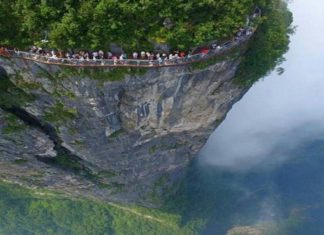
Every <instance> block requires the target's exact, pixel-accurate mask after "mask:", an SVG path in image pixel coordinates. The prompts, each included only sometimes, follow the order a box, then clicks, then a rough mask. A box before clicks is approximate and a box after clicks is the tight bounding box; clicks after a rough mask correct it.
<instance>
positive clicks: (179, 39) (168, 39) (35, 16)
mask: <svg viewBox="0 0 324 235" xmlns="http://www.w3.org/2000/svg"><path fill="white" fill-rule="evenodd" d="M256 2H257V0H233V1H227V0H217V1H210V0H203V1H197V0H190V1H183V0H175V1H171V2H170V1H167V0H159V1H156V0H145V1H126V0H122V1H111V0H89V1H80V0H62V1H45V0H32V1H26V0H12V1H10V3H8V1H5V0H1V1H0V22H1V25H2V26H3V27H1V30H0V44H11V45H13V46H22V47H24V46H29V45H31V44H39V45H42V44H43V45H42V46H50V47H55V48H59V49H67V48H80V49H81V48H83V49H99V48H101V49H104V50H107V49H108V48H109V46H110V44H111V43H118V44H119V45H120V46H122V47H123V48H124V49H126V50H140V49H144V50H151V49H152V47H153V45H152V43H151V41H155V42H159V43H167V44H169V45H171V47H173V48H178V49H188V48H190V47H193V46H196V45H199V44H201V43H204V42H206V41H209V40H211V39H215V38H226V37H229V36H232V35H233V33H234V32H235V31H236V30H237V29H238V28H239V27H241V26H242V25H244V24H245V21H246V16H247V15H248V14H249V13H251V11H252V10H253V8H254V6H255V4H256ZM206 12H208V14H206ZM166 19H168V20H169V21H170V24H169V26H168V27H165V26H164V22H165V21H166ZM46 35H48V38H47V39H49V43H47V45H46V43H45V45H44V43H41V40H42V39H44V38H45V36H46Z"/></svg>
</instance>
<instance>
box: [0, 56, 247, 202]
mask: <svg viewBox="0 0 324 235" xmlns="http://www.w3.org/2000/svg"><path fill="white" fill-rule="evenodd" d="M238 64H239V60H238V59H230V60H225V61H222V62H218V63H216V64H214V65H212V66H209V67H207V68H205V69H202V70H193V69H192V68H190V67H185V66H180V67H169V68H158V69H155V68H151V69H148V71H146V72H145V74H142V75H135V74H134V75H130V72H129V71H128V72H127V74H128V75H125V76H124V78H123V79H122V80H120V81H105V82H103V81H99V80H94V79H93V76H94V73H96V70H95V69H94V70H93V71H92V72H91V74H90V75H89V73H87V74H88V75H85V73H81V72H80V71H79V72H78V73H71V70H70V69H69V70H68V71H69V72H70V73H69V75H66V74H67V69H66V68H62V67H57V66H48V65H41V64H36V63H34V62H28V61H24V60H19V59H17V60H11V61H9V60H1V59H0V66H1V67H2V68H4V70H5V71H6V72H7V74H8V77H9V79H10V80H11V81H12V82H13V83H14V84H15V86H17V87H19V88H21V89H23V90H24V91H25V92H26V93H28V94H33V95H34V96H35V97H36V98H35V100H34V101H32V102H29V103H28V104H25V105H23V107H20V108H22V109H23V110H24V111H27V112H28V113H29V114H31V115H32V116H33V117H34V118H35V119H37V122H39V125H40V126H42V125H44V124H46V125H50V126H52V127H54V128H55V132H56V133H55V134H56V137H55V138H56V139H55V138H53V135H52V137H51V138H50V137H49V136H50V135H49V133H46V130H44V129H42V128H31V127H28V128H26V129H24V130H20V131H19V133H18V134H17V135H14V136H13V135H8V134H5V133H1V135H0V154H1V156H0V158H1V164H7V165H12V166H14V167H15V168H19V169H26V171H28V170H29V169H33V170H34V171H35V172H38V171H44V169H47V170H46V174H43V175H41V176H39V177H38V179H37V183H38V186H42V187H43V186H46V187H49V188H59V189H61V190H63V191H66V192H69V193H74V194H78V195H92V196H95V197H97V198H101V199H107V200H116V201H121V202H139V201H142V202H145V203H146V204H147V205H149V203H150V202H151V203H155V202H153V201H152V200H153V199H152V198H153V197H155V196H156V194H159V193H161V192H162V191H163V190H162V189H166V188H167V187H168V186H171V185H172V184H173V183H174V182H175V181H176V180H177V179H180V178H181V176H183V173H184V172H185V168H186V165H187V164H188V162H189V161H190V160H191V159H192V158H193V157H194V156H195V155H196V153H197V152H198V151H199V150H200V149H201V148H202V146H203V145H204V144H205V142H206V140H207V139H208V137H209V135H210V134H211V132H212V131H213V130H214V129H215V128H216V126H217V125H218V124H219V123H220V122H221V121H222V120H223V119H224V118H225V116H226V113H227V112H228V111H229V109H230V108H231V106H232V104H233V103H235V102H236V101H237V100H238V99H240V98H241V96H242V95H243V94H244V93H245V91H246V90H245V89H243V88H240V87H238V86H237V85H235V84H234V82H233V77H234V73H235V71H236V69H237V66H238ZM62 74H65V75H64V76H63V75H62ZM81 74H82V75H81ZM109 74H112V71H111V70H109V69H106V75H104V76H109ZM0 114H3V115H4V111H3V110H2V111H1V113H0ZM18 116H19V115H18ZM2 122H3V123H4V125H5V120H3V121H2ZM36 126H37V125H36ZM1 131H2V132H3V130H1V128H0V132H1ZM3 143H6V144H3ZM54 144H55V145H56V146H60V147H63V148H64V149H65V150H66V151H67V152H69V154H72V155H74V156H76V157H77V158H78V159H79V160H80V164H82V166H83V167H84V168H86V169H88V170H89V171H90V172H91V174H92V176H95V181H96V182H95V181H94V180H93V179H88V178H86V177H83V176H82V174H81V175H80V174H79V175H78V174H76V173H75V172H71V171H69V170H66V169H62V168H60V167H56V166H52V165H48V164H46V163H43V162H42V161H41V160H42V159H44V160H46V159H48V158H55V157H57V155H58V154H55V148H54V147H53V146H54ZM15 146H17V147H15ZM11 149H15V151H11ZM22 156H23V157H24V158H27V159H29V160H28V162H27V163H22V164H15V159H17V158H20V157H22ZM35 156H37V158H36V157H35ZM45 162H46V161H45ZM2 168H3V167H2ZM3 170H4V169H1V171H3ZM58 172H59V174H58ZM1 173H3V172H1ZM11 175H12V178H14V179H15V180H16V181H17V180H18V181H19V178H21V177H18V176H17V175H15V174H14V172H12V173H11ZM8 178H10V177H8ZM20 181H23V180H20ZM71 182H72V183H71ZM73 182H74V183H73ZM98 182H100V183H99V184H98ZM29 184H30V185H31V184H32V183H31V182H29ZM65 184H66V185H70V187H68V186H66V187H65V186H64V185H65ZM71 185H74V186H71Z"/></svg>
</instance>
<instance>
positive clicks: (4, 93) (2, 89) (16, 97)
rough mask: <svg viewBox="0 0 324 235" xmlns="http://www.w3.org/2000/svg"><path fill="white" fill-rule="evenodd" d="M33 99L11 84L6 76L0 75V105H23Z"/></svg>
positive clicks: (7, 106)
mask: <svg viewBox="0 0 324 235" xmlns="http://www.w3.org/2000/svg"><path fill="white" fill-rule="evenodd" d="M34 99H35V97H34V96H33V95H30V94H27V93H26V92H24V91H23V90H22V89H20V88H18V87H17V86H16V85H15V84H13V83H12V82H11V81H10V79H9V78H8V77H4V76H2V77H1V76H0V106H2V107H6V108H10V107H13V106H17V107H18V106H21V105H25V104H26V103H28V102H31V101H33V100H34Z"/></svg>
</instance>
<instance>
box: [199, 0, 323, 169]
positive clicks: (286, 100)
mask: <svg viewBox="0 0 324 235" xmlns="http://www.w3.org/2000/svg"><path fill="white" fill-rule="evenodd" d="M289 8H290V10H291V11H292V12H293V14H294V22H293V25H296V26H297V30H296V33H295V34H294V35H293V36H291V44H290V50H289V52H288V53H287V54H286V55H285V58H286V61H285V62H284V63H283V64H281V65H280V67H283V68H284V69H285V73H284V74H282V75H280V76H279V75H277V74H276V72H272V73H271V74H270V75H269V76H267V77H266V78H264V79H262V80H261V81H259V82H257V83H256V84H255V85H254V86H253V87H252V88H251V89H250V90H249V92H248V93H247V94H246V95H245V96H244V98H243V99H242V100H241V101H240V102H238V103H237V104H236V105H235V106H234V107H233V109H232V110H231V111H230V112H229V114H228V116H227V118H226V119H225V121H224V122H223V123H222V124H221V125H220V126H219V127H218V128H217V130H216V131H215V132H214V133H213V135H212V136H211V137H210V138H209V140H208V142H207V144H206V146H205V147H204V148H203V150H202V151H201V153H200V157H199V158H200V161H201V162H202V163H204V164H212V165H215V166H220V167H224V168H228V169H230V170H235V171H240V170H243V171H246V170H250V169H255V168H267V167H270V166H278V165H280V164H282V163H283V162H285V161H286V160H288V159H290V158H291V157H293V156H290V154H289V153H290V151H291V150H293V149H295V148H297V147H298V146H300V145H301V144H303V143H304V142H305V141H306V140H310V139H312V138H313V139H318V138H322V137H321V136H324V105H323V101H324V71H323V64H322V63H323V55H324V44H323V36H324V31H321V27H319V26H318V25H319V22H324V2H323V1H322V0H311V1H308V2H307V3H306V2H305V1H302V0H295V1H293V2H291V3H290V4H289Z"/></svg>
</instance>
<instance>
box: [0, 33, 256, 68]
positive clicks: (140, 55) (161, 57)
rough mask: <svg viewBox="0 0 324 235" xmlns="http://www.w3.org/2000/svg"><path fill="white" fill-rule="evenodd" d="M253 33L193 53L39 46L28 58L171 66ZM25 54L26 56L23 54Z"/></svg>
mask: <svg viewBox="0 0 324 235" xmlns="http://www.w3.org/2000/svg"><path fill="white" fill-rule="evenodd" d="M252 33H253V28H252V27H246V28H241V29H239V31H238V32H237V33H236V35H235V37H234V38H233V39H232V40H230V41H227V42H226V43H222V44H220V43H217V42H213V43H210V44H209V45H208V46H203V47H200V48H196V49H194V50H192V51H188V52H185V51H178V50H176V51H174V52H172V53H166V52H163V51H157V52H151V51H141V52H137V51H134V52H133V53H131V54H127V53H115V54H114V53H112V52H111V51H107V52H104V51H103V50H98V51H87V50H78V51H75V50H69V51H61V50H48V49H44V48H41V47H37V46H32V47H31V48H30V49H29V54H28V56H32V58H33V59H36V60H44V59H45V60H46V61H47V62H67V63H69V61H70V62H77V63H78V64H82V63H84V64H87V62H89V63H94V62H97V61H98V62H103V61H110V62H111V63H112V64H114V65H117V64H121V65H122V64H126V63H129V61H138V62H139V61H144V62H145V61H147V64H148V65H153V63H154V64H158V65H161V64H170V63H178V62H179V61H181V60H182V61H186V60H187V59H189V58H191V57H193V56H195V55H199V57H200V58H201V57H203V56H204V55H207V54H208V53H209V52H215V51H220V50H222V49H223V48H227V47H229V46H230V45H232V44H233V42H235V41H240V40H241V39H242V38H246V37H247V36H249V35H251V34H252ZM6 52H7V50H6V48H3V47H2V48H0V55H1V54H2V55H5V54H6ZM14 52H15V54H16V55H18V56H24V55H26V53H25V52H20V51H19V50H18V49H14ZM22 53H25V54H22Z"/></svg>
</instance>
